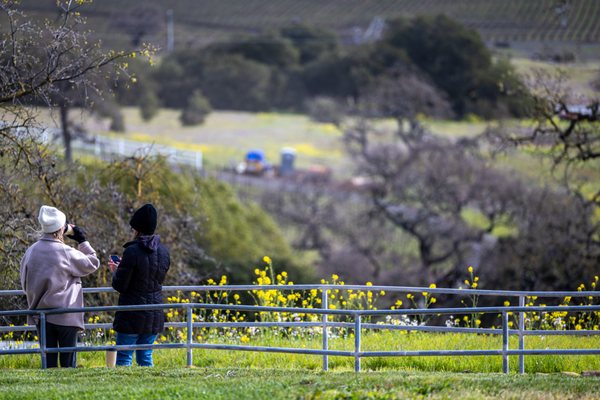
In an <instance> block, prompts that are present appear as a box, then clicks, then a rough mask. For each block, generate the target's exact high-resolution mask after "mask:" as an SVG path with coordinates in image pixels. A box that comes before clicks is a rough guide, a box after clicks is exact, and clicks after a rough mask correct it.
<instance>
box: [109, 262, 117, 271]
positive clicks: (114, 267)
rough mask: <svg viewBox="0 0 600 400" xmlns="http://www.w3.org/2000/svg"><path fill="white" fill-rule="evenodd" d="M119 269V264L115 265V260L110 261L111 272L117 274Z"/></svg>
mask: <svg viewBox="0 0 600 400" xmlns="http://www.w3.org/2000/svg"><path fill="white" fill-rule="evenodd" d="M118 267H119V264H117V263H115V262H114V261H113V260H108V268H109V269H110V272H115V271H116V270H117V268H118Z"/></svg>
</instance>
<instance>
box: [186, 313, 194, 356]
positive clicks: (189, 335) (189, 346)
mask: <svg viewBox="0 0 600 400" xmlns="http://www.w3.org/2000/svg"><path fill="white" fill-rule="evenodd" d="M192 317H193V313H192V307H187V343H186V349H187V366H188V367H191V366H192V338H193V324H192V322H193V318H192Z"/></svg>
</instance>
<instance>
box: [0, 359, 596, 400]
mask: <svg viewBox="0 0 600 400" xmlns="http://www.w3.org/2000/svg"><path fill="white" fill-rule="evenodd" d="M599 391H600V379H598V378H590V377H572V376H565V375H560V374H553V375H537V374H534V375H524V376H516V375H508V376H506V375H502V374H465V373H461V374H455V373H423V372H414V371H407V372H400V373H398V372H366V373H358V374H357V373H354V372H317V371H298V370H292V371H282V370H279V369H274V368H265V369H261V370H249V369H243V368H242V369H240V368H236V367H232V368H211V367H206V368H193V369H185V368H176V369H171V368H140V367H134V368H117V369H107V368H93V369H76V370H50V371H41V370H3V371H0V398H7V399H8V398H10V399H33V398H44V399H48V400H50V399H61V400H62V399H97V398H119V399H121V398H131V399H165V398H182V399H188V398H189V399H191V398H194V399H195V398H201V399H206V398H208V399H266V398H269V399H401V398H428V399H458V398H461V399H482V398H504V399H507V398H515V399H516V398H519V399H556V398H561V399H593V398H598V397H597V396H598V393H599Z"/></svg>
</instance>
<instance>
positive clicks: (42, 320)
mask: <svg viewBox="0 0 600 400" xmlns="http://www.w3.org/2000/svg"><path fill="white" fill-rule="evenodd" d="M40 350H41V352H42V353H41V354H42V369H46V368H48V359H47V354H46V314H45V313H44V312H41V313H40Z"/></svg>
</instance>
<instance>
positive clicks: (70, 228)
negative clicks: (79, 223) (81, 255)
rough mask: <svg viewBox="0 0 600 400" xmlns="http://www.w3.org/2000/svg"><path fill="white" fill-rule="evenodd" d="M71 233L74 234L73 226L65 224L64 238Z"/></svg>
mask: <svg viewBox="0 0 600 400" xmlns="http://www.w3.org/2000/svg"><path fill="white" fill-rule="evenodd" d="M73 233H74V232H73V225H72V224H67V225H66V226H65V236H69V235H72V234H73Z"/></svg>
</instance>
